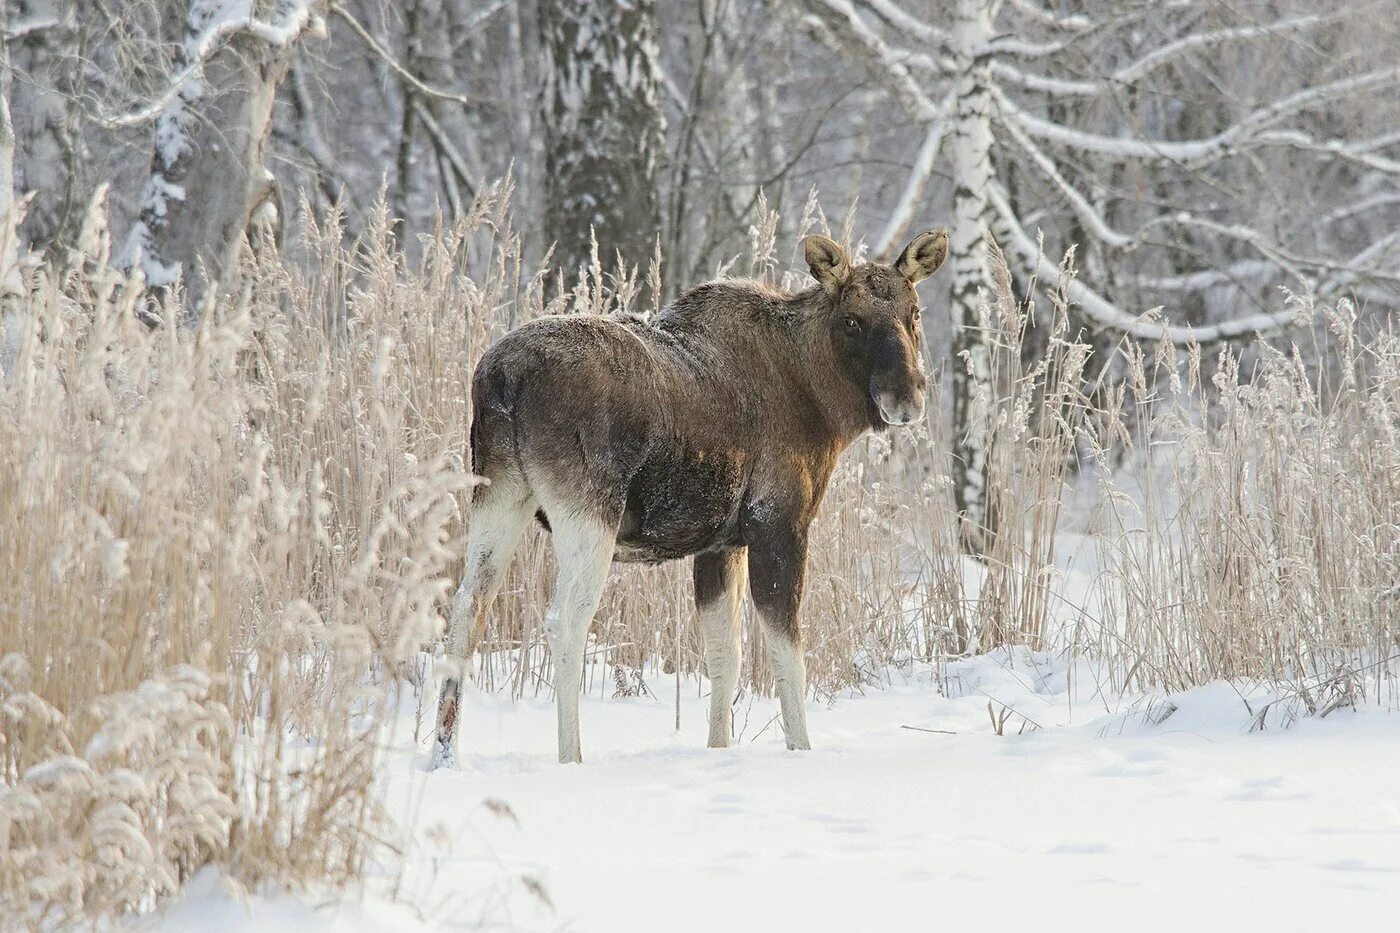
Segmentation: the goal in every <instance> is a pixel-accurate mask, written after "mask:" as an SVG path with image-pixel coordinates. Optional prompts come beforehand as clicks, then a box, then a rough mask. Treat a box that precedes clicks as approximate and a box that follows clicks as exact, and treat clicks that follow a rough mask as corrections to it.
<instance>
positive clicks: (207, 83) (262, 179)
mask: <svg viewBox="0 0 1400 933" xmlns="http://www.w3.org/2000/svg"><path fill="white" fill-rule="evenodd" d="M307 10H308V7H307V6H306V5H305V4H302V5H296V4H291V3H273V2H269V0H259V2H257V3H255V4H253V11H252V15H253V16H254V17H263V19H258V20H257V25H258V27H259V28H257V29H253V28H248V29H239V30H231V31H230V33H229V35H228V36H227V37H226V38H224V39H222V40H220V42H221V44H220V45H219V46H218V48H217V50H216V51H213V52H212V54H209V53H208V48H209V36H210V34H211V32H212V31H214V30H217V29H219V28H220V24H221V23H226V22H227V17H228V13H227V10H226V9H225V4H223V3H221V2H220V0H191V2H190V5H189V13H188V16H187V18H186V21H185V39H184V42H183V44H182V46H181V50H180V54H179V55H177V61H176V72H177V74H183V73H184V72H185V71H186V69H188V68H190V67H192V66H193V67H197V68H198V70H197V72H196V73H194V74H193V75H192V76H190V77H189V78H188V79H187V80H184V81H183V84H182V86H181V87H180V88H179V91H178V93H177V94H176V95H175V96H174V98H173V99H172V101H171V102H170V104H169V105H168V106H167V107H165V109H164V110H163V111H162V112H161V114H160V115H159V117H157V119H156V128H155V151H154V154H153V156H152V159H151V172H150V177H149V180H148V182H147V184H146V190H145V195H144V196H143V198H142V202H141V213H140V216H139V218H138V220H137V223H136V225H135V227H134V228H133V229H132V232H131V238H130V240H129V241H128V245H127V257H126V258H127V261H128V262H130V263H136V262H139V263H140V266H141V269H142V271H143V272H145V274H146V281H147V284H148V285H150V286H152V287H155V288H163V287H166V286H169V285H171V284H172V283H173V282H174V281H175V280H176V278H177V277H182V278H183V281H184V284H185V286H186V288H187V289H188V292H189V296H190V298H191V302H190V306H191V307H192V308H195V309H198V308H199V307H200V305H201V304H202V303H203V300H204V298H205V294H204V289H205V288H206V285H207V283H208V282H217V283H218V284H219V287H220V288H221V289H222V290H224V291H229V290H232V289H233V288H234V287H235V283H236V279H237V275H238V261H239V254H240V251H241V249H242V244H243V240H244V235H245V233H247V232H248V230H249V227H250V224H252V223H253V221H254V215H255V213H257V214H258V215H259V217H260V218H261V217H262V216H263V211H262V209H263V208H264V207H265V206H266V205H269V204H271V205H273V206H274V208H275V205H276V191H277V188H276V183H275V180H274V179H273V176H272V173H271V172H269V171H268V170H267V167H266V166H265V165H264V156H265V153H266V149H267V142H268V136H269V134H270V131H271V128H272V108H273V104H274V102H275V100H276V97H277V88H278V85H279V84H281V82H282V79H283V78H284V77H285V76H286V74H287V70H288V66H289V64H290V61H291V52H292V47H293V45H294V44H295V42H296V41H297V38H298V37H299V36H300V35H301V34H302V32H303V29H304V28H305V27H306V25H308V23H309V22H310V20H309V17H308V15H306V14H307ZM275 16H280V17H281V18H279V19H273V18H271V17H275ZM264 27H265V28H264ZM270 36H271V37H274V38H270ZM201 55H207V59H206V60H205V61H204V62H203V64H202V67H198V66H199V65H200V61H199V59H200V56H201ZM271 215H272V212H271V211H269V212H268V216H269V218H270V217H271ZM201 271H202V272H203V276H202V277H201V276H200V272H201Z"/></svg>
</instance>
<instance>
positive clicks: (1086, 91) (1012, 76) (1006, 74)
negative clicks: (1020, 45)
mask: <svg viewBox="0 0 1400 933" xmlns="http://www.w3.org/2000/svg"><path fill="white" fill-rule="evenodd" d="M991 69H992V74H994V75H995V76H997V77H998V78H1000V79H1001V80H1003V81H1005V82H1007V83H1008V84H1014V85H1016V86H1017V87H1021V88H1025V89H1026V90H1028V91H1039V92H1041V93H1043V94H1055V95H1059V96H1061V97H1096V96H1098V95H1099V94H1102V93H1104V91H1106V90H1107V89H1108V86H1107V85H1105V84H1104V83H1103V82H1102V81H1089V80H1086V79H1084V78H1051V77H1047V76H1046V75H1041V74H1034V73H1032V72H1029V71H1023V70H1022V69H1020V68H1017V67H1016V66H1015V65H1010V64H1007V63H1006V62H1004V61H1001V60H999V59H998V60H996V61H993V62H992V64H991Z"/></svg>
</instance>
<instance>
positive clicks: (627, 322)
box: [433, 229, 948, 765]
mask: <svg viewBox="0 0 1400 933" xmlns="http://www.w3.org/2000/svg"><path fill="white" fill-rule="evenodd" d="M803 246H804V253H805V256H806V259H807V263H808V265H809V267H810V268H811V270H812V275H813V276H814V277H815V278H816V280H817V285H816V286H814V287H812V288H810V289H808V290H806V291H802V292H798V293H795V294H790V293H786V292H782V291H778V290H775V289H772V288H768V287H766V286H763V285H759V284H756V283H753V282H739V281H720V282H711V283H709V284H707V285H701V286H699V287H698V288H695V289H693V290H691V291H689V292H687V293H686V294H685V295H683V296H682V297H681V298H680V299H678V300H677V301H676V303H675V304H674V305H673V306H672V307H671V308H669V309H667V310H665V311H664V312H662V313H660V314H658V315H656V316H655V317H653V318H651V319H649V320H643V319H641V318H636V317H630V316H621V315H618V316H596V315H568V316H560V317H546V318H541V319H539V320H536V321H532V322H530V323H528V324H525V325H523V326H521V327H519V328H517V329H516V330H514V331H512V332H510V333H509V334H507V335H506V336H505V337H503V338H502V339H501V340H500V341H499V342H498V343H496V344H495V345H494V346H493V347H492V348H491V349H490V350H489V351H488V352H487V353H486V354H485V355H484V356H483V357H482V359H481V362H480V363H479V364H478V366H477V369H476V374H475V377H474V380H473V391H474V393H475V394H474V397H473V413H472V425H471V441H472V467H473V470H474V471H475V472H476V473H477V474H478V475H480V476H482V477H484V478H485V479H486V480H487V481H488V482H487V483H486V484H483V485H480V486H478V487H477V488H476V490H475V493H474V496H473V509H472V514H471V520H470V523H469V530H468V542H467V571H466V576H465V578H464V580H463V582H462V585H461V588H460V589H459V590H458V592H457V596H456V599H455V600H454V602H453V610H452V621H451V626H450V630H449V633H448V642H447V655H448V658H449V660H450V661H452V662H455V663H452V664H450V665H448V666H447V667H448V671H447V675H446V677H445V678H444V682H443V688H442V695H441V698H440V701H439V708H438V726H437V737H436V745H435V748H434V757H433V760H434V764H435V765H443V764H450V763H451V762H452V761H453V760H454V741H455V733H456V729H457V718H458V706H459V702H460V693H461V686H460V678H461V677H462V676H464V674H463V672H464V669H465V665H466V663H467V659H469V658H470V657H471V655H472V652H473V651H474V650H475V646H476V642H477V640H478V639H479V637H480V634H481V631H482V628H483V623H484V615H485V610H486V608H487V607H488V606H489V604H490V603H491V600H492V599H493V597H494V596H495V593H496V591H497V589H498V587H499V585H500V583H501V580H502V577H503V576H504V573H505V570H506V568H507V566H508V564H509V563H510V560H511V557H512V556H513V554H514V552H515V550H516V547H517V545H518V544H519V541H520V537H521V535H522V534H523V532H524V531H525V529H526V527H527V526H528V525H529V522H530V519H531V517H532V516H538V517H539V519H540V521H541V523H542V524H543V525H544V526H545V527H546V528H548V529H549V530H550V532H551V534H552V535H553V543H554V549H555V554H556V557H557V559H558V566H559V570H558V580H557V585H556V588H555V594H554V601H553V603H552V606H551V609H550V613H549V618H548V621H547V627H546V631H547V636H548V639H549V644H550V650H551V652H552V654H553V657H554V668H555V683H554V687H555V694H556V697H557V704H558V718H559V758H560V760H561V761H578V760H580V749H579V731H578V701H579V688H580V684H581V678H582V673H583V650H584V640H585V637H586V633H587V629H588V626H589V623H590V621H591V620H592V618H593V615H594V613H595V612H596V611H597V607H598V600H599V597H600V596H601V594H602V589H603V584H604V582H605V580H606V578H607V573H608V566H609V564H610V563H611V562H612V561H613V560H618V561H644V562H656V561H665V560H673V559H677V558H682V557H689V556H692V555H693V556H694V558H695V562H694V577H695V599H696V603H697V605H698V607H699V613H700V618H701V623H702V630H703V635H704V641H705V659H706V667H707V669H708V674H709V677H710V680H711V687H712V692H711V710H710V734H709V744H710V745H711V746H712V747H724V746H727V745H728V744H729V741H730V715H729V707H730V704H731V702H732V701H733V696H734V691H735V687H736V685H737V681H738V673H739V660H740V627H739V620H740V600H741V598H742V588H743V583H744V578H745V577H746V576H747V577H748V578H749V589H750V593H751V594H752V597H753V601H754V604H755V606H756V607H757V609H758V611H759V615H760V617H761V619H762V622H763V629H764V633H765V638H766V640H767V643H768V650H769V655H770V657H771V659H772V665H773V675H774V682H775V684H776V692H777V694H778V698H779V702H780V706H781V709H782V720H783V727H784V731H785V732H786V735H787V744H788V747H789V748H808V747H809V743H808V738H807V724H806V716H805V713H804V711H803V706H802V701H803V694H804V690H805V673H804V668H803V661H802V654H801V644H802V637H801V629H800V627H799V625H798V609H799V606H800V604H801V601H802V586H803V573H804V567H805V564H806V556H807V546H808V540H807V538H808V526H809V525H810V523H811V521H812V517H813V515H814V514H815V513H816V510H817V507H818V505H820V503H821V499H822V495H823V493H824V492H825V489H826V484H827V480H828V479H829V478H830V476H831V472H832V469H833V467H834V466H835V464H836V458H837V456H838V455H839V454H840V453H841V451H842V450H843V449H845V448H846V447H847V446H848V445H849V444H850V443H851V442H852V441H854V440H855V439H856V438H857V437H859V436H860V435H861V434H862V433H864V432H865V431H867V430H871V429H874V430H881V429H883V428H884V427H886V426H887V425H890V424H907V423H909V422H911V421H913V420H914V419H915V418H918V417H920V416H921V415H922V413H923V407H924V394H925V388H926V380H925V377H924V367H923V361H922V355H921V352H920V323H919V310H920V309H919V301H918V295H917V293H916V292H915V290H914V284H915V283H917V282H918V281H920V280H921V279H923V278H926V277H927V276H929V275H932V274H933V273H934V272H935V271H937V269H938V267H939V266H940V265H942V263H943V260H944V258H945V257H946V256H947V253H948V233H947V231H946V230H944V229H938V230H933V231H929V232H926V233H922V234H920V235H919V236H917V237H915V238H914V240H913V241H912V242H911V243H910V244H909V245H908V246H907V247H906V248H905V249H904V251H903V253H901V254H900V256H899V258H898V259H897V260H896V261H895V263H894V264H893V265H892V266H891V265H883V264H879V263H866V264H862V265H855V266H853V265H852V264H851V263H850V261H849V260H848V258H847V256H846V253H845V251H844V250H843V249H842V248H841V247H840V246H838V245H837V244H836V243H834V242H832V241H831V240H829V239H827V238H826V237H822V236H809V237H807V238H806V240H804V242H803Z"/></svg>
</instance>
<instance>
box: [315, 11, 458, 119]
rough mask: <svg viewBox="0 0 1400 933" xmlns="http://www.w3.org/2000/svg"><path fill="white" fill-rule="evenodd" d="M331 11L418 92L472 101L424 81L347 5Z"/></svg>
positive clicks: (449, 98) (453, 99) (429, 95)
mask: <svg viewBox="0 0 1400 933" xmlns="http://www.w3.org/2000/svg"><path fill="white" fill-rule="evenodd" d="M331 12H333V13H334V14H335V15H336V16H339V17H340V18H341V19H343V20H344V21H345V22H346V24H347V25H348V26H349V27H350V31H351V32H353V33H355V35H357V36H359V37H360V40H361V41H363V42H364V44H365V45H367V46H369V48H370V51H372V52H374V54H375V55H378V56H379V57H380V58H381V59H383V60H384V63H385V64H386V65H388V66H389V68H390V69H391V70H392V71H393V72H394V74H396V75H398V76H399V77H400V78H402V79H403V80H404V81H406V82H408V84H409V85H410V86H411V87H412V88H413V89H414V90H415V91H417V92H418V93H420V94H426V95H427V96H428V97H437V98H440V99H442V100H450V101H455V102H456V103H459V104H470V103H471V99H470V98H468V97H467V96H466V95H465V94H459V93H457V92H456V91H448V90H444V89H442V88H436V87H431V86H430V85H427V84H425V83H423V81H422V80H420V79H419V77H418V76H417V75H415V74H414V73H413V72H411V71H409V70H408V69H407V68H405V67H404V66H403V64H402V63H401V62H400V61H399V60H398V59H397V58H395V57H394V54H393V53H392V52H390V51H389V50H388V49H387V48H385V47H384V45H383V43H381V42H380V41H379V40H378V39H376V38H375V37H374V35H373V34H372V33H371V32H370V31H369V30H368V29H366V28H365V27H364V24H363V23H361V22H360V21H359V20H357V19H356V18H355V17H354V16H352V15H351V14H350V11H349V10H347V9H345V7H343V6H340V5H339V4H336V5H335V6H333V7H332V8H331Z"/></svg>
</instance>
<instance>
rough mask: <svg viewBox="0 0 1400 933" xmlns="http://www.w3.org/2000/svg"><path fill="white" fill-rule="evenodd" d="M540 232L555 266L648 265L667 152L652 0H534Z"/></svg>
mask: <svg viewBox="0 0 1400 933" xmlns="http://www.w3.org/2000/svg"><path fill="white" fill-rule="evenodd" d="M539 19H540V34H541V47H542V51H543V53H544V65H543V68H544V72H543V75H542V76H541V80H542V85H543V89H542V93H541V122H542V125H543V128H544V160H543V162H544V197H545V208H544V232H545V238H546V239H547V240H549V241H551V242H553V243H554V245H555V260H556V265H557V266H558V267H559V268H562V269H564V270H566V271H567V272H570V273H572V272H573V271H574V270H577V269H578V268H580V267H581V266H583V265H586V264H587V263H588V262H589V259H590V254H591V249H592V248H591V241H592V238H593V237H594V236H596V238H597V242H598V247H599V253H600V258H601V259H602V261H603V262H604V263H605V264H608V265H611V264H612V261H613V258H614V256H618V257H620V258H621V260H622V262H624V263H625V264H627V265H628V266H632V267H637V268H645V267H646V265H647V264H648V263H649V262H650V261H651V257H652V254H653V251H654V250H655V248H656V238H657V236H658V234H659V231H660V226H661V216H660V208H659V198H658V194H657V181H658V175H659V172H660V165H661V160H662V157H663V154H664V151H665V134H664V126H663V122H662V116H661V98H660V91H661V74H660V68H659V66H658V63H657V44H656V13H655V7H654V3H653V0H541V3H540V6H539Z"/></svg>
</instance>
